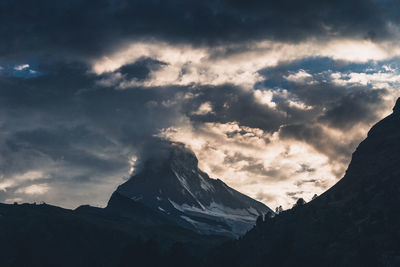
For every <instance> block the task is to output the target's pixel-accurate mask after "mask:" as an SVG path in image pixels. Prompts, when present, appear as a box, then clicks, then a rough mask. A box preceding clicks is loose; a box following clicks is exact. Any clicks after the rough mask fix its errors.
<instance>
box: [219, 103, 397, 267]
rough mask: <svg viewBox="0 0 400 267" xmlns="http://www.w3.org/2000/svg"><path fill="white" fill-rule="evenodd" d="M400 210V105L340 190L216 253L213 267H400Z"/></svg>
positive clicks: (356, 158)
mask: <svg viewBox="0 0 400 267" xmlns="http://www.w3.org/2000/svg"><path fill="white" fill-rule="evenodd" d="M399 203H400V99H399V100H398V101H397V103H396V106H395V107H394V109H393V114H391V115H390V116H388V117H386V118H385V119H383V120H382V121H380V122H378V123H377V124H376V125H375V126H373V127H372V129H371V130H370V131H369V133H368V137H367V138H366V139H365V140H364V141H363V142H362V143H361V144H360V145H359V146H358V148H357V150H356V151H355V152H354V154H353V157H352V160H351V163H350V165H349V168H348V170H347V172H346V174H345V176H344V177H343V178H342V179H341V180H340V181H339V182H338V183H337V184H336V185H335V186H333V187H332V188H331V189H329V190H328V191H327V192H325V193H324V194H323V195H321V196H319V197H318V198H316V199H315V200H313V201H311V202H310V203H308V204H304V205H299V206H296V207H294V208H292V209H291V210H288V211H285V212H283V213H282V214H279V215H277V216H275V217H274V218H269V219H267V220H265V221H263V222H259V223H258V224H257V226H256V227H255V228H254V229H252V230H251V231H250V232H249V233H248V234H246V235H245V236H244V237H243V238H242V239H241V240H240V241H237V242H232V243H230V244H229V245H227V246H225V247H223V248H221V249H220V250H216V251H218V255H213V256H214V259H215V262H214V265H217V266H400V227H399V225H400V213H399ZM232 255H234V256H232Z"/></svg>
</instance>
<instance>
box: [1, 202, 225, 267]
mask: <svg viewBox="0 0 400 267" xmlns="http://www.w3.org/2000/svg"><path fill="white" fill-rule="evenodd" d="M130 210H131V211H134V213H135V214H136V215H137V216H138V217H140V216H143V218H142V219H137V220H132V219H128V218H123V217H120V216H119V215H118V214H115V213H113V212H111V211H108V210H107V209H98V208H93V207H88V206H87V207H81V208H78V209H77V210H74V211H73V210H67V209H62V208H59V207H55V206H50V205H46V204H41V205H33V204H22V205H7V204H0V266H187V263H188V262H192V263H193V264H192V265H193V266H197V265H199V264H200V263H201V258H202V255H203V254H204V253H205V252H206V251H207V250H208V249H210V248H212V247H213V246H215V245H216V244H221V243H222V242H223V241H226V239H225V238H222V237H217V236H202V235H198V234H196V233H194V232H192V231H189V230H186V229H183V228H181V227H177V226H175V225H173V224H169V223H168V222H165V221H161V220H160V221H159V220H158V219H157V217H156V218H155V219H154V217H153V219H151V218H152V217H151V216H152V215H153V214H152V211H151V210H149V209H147V208H146V207H143V206H140V204H137V206H131V207H130ZM149 215H150V216H149ZM146 216H149V217H146ZM149 218H150V219H149ZM177 255H179V257H177ZM194 257H196V260H194Z"/></svg>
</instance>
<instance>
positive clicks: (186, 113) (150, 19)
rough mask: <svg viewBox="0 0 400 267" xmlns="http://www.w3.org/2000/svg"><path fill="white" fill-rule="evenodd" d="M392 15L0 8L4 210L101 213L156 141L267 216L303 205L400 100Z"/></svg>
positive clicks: (345, 10) (260, 4) (373, 8)
mask: <svg viewBox="0 0 400 267" xmlns="http://www.w3.org/2000/svg"><path fill="white" fill-rule="evenodd" d="M395 5H396V2H395V1H391V0H389V1H375V0H367V1H361V0H357V1H353V2H352V3H349V2H348V1H342V0H340V1H335V2H332V1H325V0H322V1H314V0H313V1H306V2H299V1H293V0H284V1H278V2H276V1H275V2H271V1H257V0H251V1H247V2H246V3H245V2H243V1H235V0H222V1H217V2H216V1H208V0H206V1H201V2H199V1H181V0H174V1H168V2H166V1H124V0H99V1H95V2H93V1H78V0H72V1H68V3H61V2H57V1H50V0H45V1H40V2H38V3H36V2H35V3H33V2H30V1H18V2H16V1H2V2H1V3H0V9H1V10H5V11H6V12H3V14H2V16H0V23H1V25H2V26H1V27H0V34H1V35H2V36H7V37H8V38H6V39H4V40H3V41H2V42H1V43H0V65H1V72H0V88H1V90H0V200H1V201H8V202H10V201H14V200H18V201H20V200H21V201H46V202H50V203H53V204H59V205H63V206H64V207H76V206H77V205H79V204H86V203H89V204H92V205H97V206H102V205H103V206H104V205H105V203H106V201H107V199H108V197H109V195H110V194H111V192H112V191H113V190H114V189H115V187H116V186H117V185H118V184H119V183H121V182H123V181H124V179H127V178H128V177H129V175H130V174H131V173H132V172H133V171H138V170H140V167H141V164H142V163H143V161H144V160H145V159H146V158H147V157H150V156H151V154H154V153H161V154H162V153H163V151H164V150H165V147H166V146H168V144H169V142H166V141H165V140H162V139H161V140H160V139H159V138H157V136H158V137H162V138H166V139H167V140H175V141H182V142H184V143H185V144H187V145H189V146H190V147H192V148H193V150H194V151H195V152H196V154H197V155H198V157H199V159H200V164H201V167H202V168H203V169H204V170H205V171H207V172H210V174H211V175H213V176H215V177H219V178H221V179H223V180H224V181H226V182H227V183H228V184H229V185H232V186H233V187H235V188H236V189H239V190H240V191H243V192H245V193H247V194H249V195H251V196H253V197H257V198H258V199H261V200H263V201H266V203H267V204H269V205H271V206H272V207H273V206H277V205H284V206H287V207H289V206H291V204H292V202H291V201H292V200H293V199H291V197H290V196H289V195H287V193H290V192H292V193H293V192H295V193H296V197H304V198H305V199H310V198H311V197H312V195H314V194H315V193H317V194H319V193H321V192H322V191H323V190H325V189H326V188H327V187H329V186H330V185H332V184H333V183H334V182H336V181H337V180H338V179H339V178H340V177H341V175H343V172H344V170H345V168H346V165H347V163H348V162H349V159H350V156H351V152H352V151H353V149H354V148H355V147H356V146H357V144H358V143H359V142H360V141H361V140H362V139H363V138H364V137H365V135H366V133H367V131H368V129H369V128H370V126H371V125H372V124H373V123H374V122H376V121H377V120H379V119H380V118H382V117H384V116H385V115H387V114H388V113H389V112H390V111H391V107H392V105H393V103H394V99H395V98H396V97H397V96H398V95H399V91H398V89H397V88H398V85H399V78H398V77H399V71H398V69H399V65H398V58H397V57H398V56H399V55H400V48H399V45H398V40H399V37H400V34H399V33H400V30H399V26H398V25H399V20H398V15H397V13H396V10H397V9H396V8H394V7H396V6H395ZM87 10H90V12H86V11H87ZM72 18H73V19H72ZM27 62H28V63H27Z"/></svg>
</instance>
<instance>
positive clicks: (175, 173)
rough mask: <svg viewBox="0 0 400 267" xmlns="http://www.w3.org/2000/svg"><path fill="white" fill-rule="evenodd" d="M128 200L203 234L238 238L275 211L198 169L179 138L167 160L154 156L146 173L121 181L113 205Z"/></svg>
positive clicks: (114, 194)
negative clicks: (258, 219) (261, 218)
mask: <svg viewBox="0 0 400 267" xmlns="http://www.w3.org/2000/svg"><path fill="white" fill-rule="evenodd" d="M122 199H124V202H132V203H141V204H143V205H145V206H146V207H149V208H151V209H152V210H153V211H155V212H157V213H158V214H159V216H162V215H164V217H166V218H167V219H168V220H169V221H170V222H172V221H173V222H175V223H176V224H178V225H180V226H183V227H185V228H189V229H192V230H194V231H196V232H198V233H202V234H217V235H226V236H233V237H238V236H240V235H243V234H244V233H246V232H247V231H248V230H250V229H251V228H252V227H253V226H254V224H255V221H256V219H257V217H258V216H260V215H262V214H266V213H268V212H271V213H273V212H272V210H271V209H269V208H268V207H267V206H265V205H264V204H262V203H261V202H258V201H256V200H254V199H251V198H250V197H248V196H246V195H244V194H241V193H240V192H238V191H236V190H234V189H232V188H230V187H229V186H227V185H226V184H225V183H224V182H222V181H221V180H219V179H211V178H210V177H209V176H208V175H207V174H206V173H204V172H202V171H201V170H200V169H199V168H198V160H197V158H196V156H195V155H194V153H193V152H192V151H190V150H188V149H187V148H185V147H184V145H183V144H179V143H172V144H171V147H170V149H169V151H168V153H167V156H165V157H162V159H161V160H160V158H152V159H149V160H148V161H147V162H146V163H145V164H144V167H143V169H142V170H141V171H140V173H138V174H136V175H134V176H132V177H131V178H130V179H129V180H128V181H127V182H126V183H124V184H122V185H120V186H119V187H118V189H117V190H116V191H115V192H114V193H113V195H112V197H111V199H110V201H109V203H108V207H107V208H108V209H111V210H112V209H119V210H121V200H122ZM124 214H125V216H130V214H129V212H127V211H125V212H124ZM132 215H134V214H132Z"/></svg>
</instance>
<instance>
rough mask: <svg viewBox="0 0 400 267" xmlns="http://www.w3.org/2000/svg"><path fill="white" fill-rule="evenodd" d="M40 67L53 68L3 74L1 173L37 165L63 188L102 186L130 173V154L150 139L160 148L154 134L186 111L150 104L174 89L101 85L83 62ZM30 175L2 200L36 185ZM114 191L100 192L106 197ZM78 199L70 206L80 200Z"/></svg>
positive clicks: (6, 175)
mask: <svg viewBox="0 0 400 267" xmlns="http://www.w3.org/2000/svg"><path fill="white" fill-rule="evenodd" d="M41 68H42V69H44V70H46V74H44V75H42V76H38V77H34V78H30V79H25V78H18V77H14V76H3V77H2V78H1V79H0V88H1V90H0V170H1V173H0V176H1V178H2V179H5V180H8V179H11V178H12V177H20V176H22V177H23V176H24V173H26V172H29V171H32V170H37V171H40V172H41V173H43V174H44V175H45V176H46V177H50V178H51V179H50V178H46V179H45V180H46V183H48V185H49V186H50V187H55V188H58V190H61V191H62V190H63V189H62V188H64V189H66V188H69V189H72V188H75V187H76V186H77V185H78V184H87V185H89V184H91V185H92V187H93V188H96V186H101V185H104V184H107V183H110V182H112V181H111V180H112V179H114V180H115V179H117V180H115V181H118V180H121V179H122V178H123V177H124V176H127V175H129V169H130V167H131V166H130V165H131V163H130V162H129V160H130V157H131V156H134V155H136V154H140V153H142V152H143V151H146V149H149V148H151V147H150V146H151V144H156V145H153V146H154V147H156V146H159V144H158V143H157V142H158V141H156V139H154V138H153V137H152V135H153V134H155V133H157V130H158V129H160V128H162V127H168V126H170V125H171V124H173V121H174V120H175V119H176V118H177V117H179V114H178V111H177V109H176V108H175V107H165V106H163V105H158V106H151V108H149V107H148V105H147V103H148V102H149V101H154V100H155V101H159V102H162V100H165V99H168V98H171V97H173V96H174V95H175V92H174V91H175V90H174V89H173V88H163V89H162V90H160V89H147V90H126V91H117V90H114V89H113V88H98V87H97V86H96V85H95V84H96V83H95V82H96V80H95V79H94V77H93V76H92V75H91V74H88V72H87V69H86V68H85V66H84V65H81V64H63V63H58V64H57V65H54V66H44V65H43V66H41ZM151 150H153V149H151ZM157 151H159V150H157ZM143 155H144V154H143ZM2 179H0V182H1V181H2ZM27 179H28V180H18V179H17V180H18V181H17V182H16V183H15V184H14V185H12V186H11V188H12V190H7V191H6V192H4V193H2V198H1V200H2V201H4V200H5V199H7V198H9V197H10V196H13V192H17V191H18V189H19V188H21V187H24V186H27V185H29V184H30V183H33V181H31V180H29V177H28V178H27ZM40 181H41V180H40V179H37V180H35V182H40ZM75 189H76V190H75V191H73V192H74V193H75V194H80V195H82V194H83V192H82V193H79V192H81V190H84V189H83V188H79V187H78V188H75ZM109 189H112V187H110V188H109ZM92 190H95V189H92ZM64 191H65V190H64ZM91 192H95V191H91ZM108 193H110V192H107V193H104V194H100V193H99V195H98V196H96V197H97V198H101V199H103V201H104V200H106V199H107V197H108V195H107V194H108ZM53 197H54V198H55V199H58V197H57V196H54V195H53ZM78 199H80V200H81V201H88V200H87V199H86V200H82V198H77V200H76V201H78ZM96 200H98V199H96ZM58 201H59V199H58ZM74 201H75V200H70V201H66V202H65V203H64V204H63V205H64V206H71V202H73V203H74V204H75V205H76V204H78V203H75V202H74Z"/></svg>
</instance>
